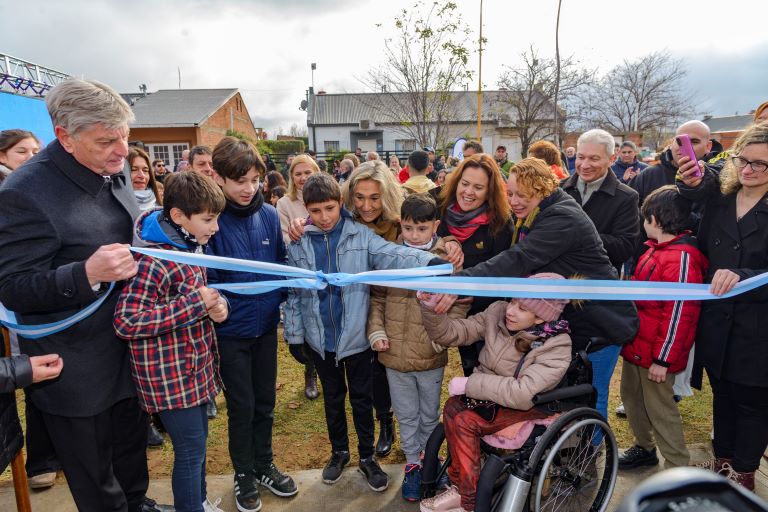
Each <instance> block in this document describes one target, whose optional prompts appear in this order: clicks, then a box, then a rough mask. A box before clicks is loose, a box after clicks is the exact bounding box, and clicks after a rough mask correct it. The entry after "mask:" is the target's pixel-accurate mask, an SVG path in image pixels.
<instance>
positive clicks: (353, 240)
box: [284, 173, 443, 491]
mask: <svg viewBox="0 0 768 512" xmlns="http://www.w3.org/2000/svg"><path fill="white" fill-rule="evenodd" d="M302 194H303V198H304V203H305V205H306V207H307V211H308V212H309V217H310V221H309V222H308V223H307V226H306V228H305V231H304V235H303V236H302V237H301V239H299V241H298V242H297V243H292V244H290V245H289V246H288V263H289V264H290V265H293V266H295V267H300V268H304V269H308V270H315V271H317V270H320V271H322V272H324V273H334V272H344V273H350V274H356V273H359V272H365V271H368V270H374V269H394V268H410V267H418V266H423V265H428V264H430V263H431V262H432V263H438V262H439V263H443V260H441V259H439V258H435V257H434V255H432V254H429V253H428V252H425V251H420V250H417V249H411V248H408V247H403V246H400V245H396V244H393V243H390V242H386V241H385V240H384V239H383V238H381V237H379V236H377V235H376V234H374V232H373V231H371V230H370V229H368V228H367V227H366V226H364V225H362V224H358V223H357V222H354V221H353V220H352V217H351V215H350V214H349V213H348V212H347V211H346V210H344V209H343V208H342V202H341V191H340V189H339V186H338V184H337V183H336V181H335V180H334V179H333V178H332V177H331V176H330V175H328V174H325V173H315V174H313V175H312V176H310V177H309V179H308V180H307V182H306V183H305V184H304V189H303V191H302ZM369 299H370V293H369V289H368V286H367V285H364V284H353V285H350V286H345V287H343V288H340V287H337V286H332V285H331V286H327V287H326V288H324V289H322V290H309V289H296V288H291V289H290V290H289V291H288V302H287V305H286V308H285V331H284V334H285V339H286V340H287V341H288V343H289V344H301V343H304V342H305V340H306V342H307V344H308V345H309V347H310V348H311V349H312V350H310V351H309V352H310V357H312V359H313V360H314V362H315V367H316V368H317V373H318V375H319V376H320V382H321V383H322V385H323V398H324V402H325V403H324V406H325V419H326V423H327V425H328V435H329V437H330V441H331V446H332V450H333V453H332V454H331V458H330V460H329V461H328V464H327V465H326V466H325V469H323V481H324V482H325V483H327V484H333V483H336V482H337V481H338V480H339V478H341V474H342V471H343V469H344V466H346V465H347V464H348V463H349V460H350V455H349V438H348V436H347V419H346V412H345V408H344V402H345V399H346V395H347V389H349V395H350V402H351V404H352V417H353V418H354V423H355V430H356V431H357V436H358V452H359V455H360V462H359V469H360V471H361V472H362V473H363V474H364V475H365V477H366V480H367V481H368V486H369V487H370V488H371V489H373V490H374V491H383V490H384V489H386V488H387V486H388V484H389V477H388V476H387V474H386V473H385V472H384V471H382V470H381V467H379V464H378V463H377V462H376V460H375V459H374V456H373V403H372V379H371V376H372V372H373V352H372V351H371V347H370V345H369V343H368V339H367V337H366V335H365V334H366V330H365V326H366V321H367V318H368V305H369Z"/></svg>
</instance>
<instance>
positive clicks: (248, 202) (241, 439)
mask: <svg viewBox="0 0 768 512" xmlns="http://www.w3.org/2000/svg"><path fill="white" fill-rule="evenodd" d="M213 168H214V171H215V175H214V179H215V180H216V182H217V183H218V184H219V186H221V189H222V190H223V192H224V196H225V197H226V199H227V206H226V208H225V210H224V212H223V213H222V214H221V217H219V232H218V233H217V234H216V235H215V236H214V237H213V238H212V239H211V241H210V242H209V243H208V253H209V254H214V255H216V256H227V257H232V258H240V259H247V260H256V261H265V262H269V263H284V262H285V245H284V243H283V237H282V234H281V232H280V220H279V219H278V216H277V210H275V209H274V208H273V207H272V206H270V205H269V204H265V203H264V197H263V196H262V194H261V191H260V190H259V180H260V178H261V176H262V175H263V174H264V173H265V172H266V168H265V166H264V163H263V161H262V160H261V156H260V155H259V153H258V151H257V150H256V148H255V147H254V146H253V144H251V143H250V142H248V141H244V140H240V139H236V138H234V137H225V138H224V139H222V140H221V142H219V143H218V144H217V145H216V148H214V150H213ZM264 279H271V278H269V277H267V276H263V275H258V274H251V273H246V272H231V271H224V270H213V269H209V270H208V281H209V282H210V283H215V282H219V283H239V282H251V281H257V280H264ZM282 293H283V292H281V291H280V290H275V291H272V292H269V293H264V294H260V295H238V294H235V293H229V292H225V295H226V296H227V299H228V300H229V304H230V311H231V313H230V316H229V319H228V320H227V321H226V322H224V323H222V324H218V325H217V326H216V334H217V337H218V340H219V353H220V357H221V378H222V380H223V382H224V386H225V389H224V397H225V399H226V400H227V411H228V427H229V456H230V458H231V459H232V466H233V467H234V469H235V501H236V504H237V509H238V510H239V511H241V512H256V511H257V510H259V509H260V508H261V497H260V495H259V491H258V487H257V484H260V485H262V486H264V487H266V488H267V489H269V490H270V491H272V492H273V493H274V494H276V495H278V496H293V495H294V494H296V493H297V492H298V489H297V487H296V484H295V483H294V481H293V479H292V478H291V477H290V476H288V475H286V474H284V473H282V472H281V471H280V470H279V469H277V467H275V464H274V463H273V461H272V425H273V421H274V410H275V384H276V379H277V324H278V322H279V320H280V312H279V309H278V308H279V306H280V302H281V301H282Z"/></svg>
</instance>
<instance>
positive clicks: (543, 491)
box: [528, 407, 619, 512]
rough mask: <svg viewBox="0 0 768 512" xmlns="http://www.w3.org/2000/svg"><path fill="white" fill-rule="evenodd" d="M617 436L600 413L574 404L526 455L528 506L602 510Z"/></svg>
mask: <svg viewBox="0 0 768 512" xmlns="http://www.w3.org/2000/svg"><path fill="white" fill-rule="evenodd" d="M617 454H618V452H617V447H616V438H615V437H614V435H613V432H612V431H611V429H610V427H609V426H608V424H607V423H606V422H605V419H604V418H603V417H602V415H601V414H600V413H598V412H597V411H596V410H594V409H591V408H586V407H584V408H579V409H574V410H572V411H569V412H568V413H566V414H563V415H562V416H560V417H559V418H558V419H557V420H555V422H554V423H552V424H551V425H550V426H549V427H548V428H547V430H546V432H544V434H543V435H542V436H541V439H539V440H538V442H537V444H536V447H535V448H534V450H533V452H531V456H530V458H529V462H528V463H529V466H530V467H531V468H532V469H533V470H534V475H535V476H534V480H533V482H532V485H531V491H530V495H529V499H528V503H529V510H531V511H535V512H550V511H574V512H584V511H594V512H602V511H604V510H606V509H607V507H608V502H609V500H610V498H611V494H612V493H613V488H614V485H615V484H616V476H617V472H618V464H619V461H618V455H617Z"/></svg>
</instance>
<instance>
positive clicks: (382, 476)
mask: <svg viewBox="0 0 768 512" xmlns="http://www.w3.org/2000/svg"><path fill="white" fill-rule="evenodd" d="M357 467H358V470H359V471H360V472H361V473H362V474H363V475H364V476H365V479H366V480H367V481H368V487H370V488H371V490H374V491H376V492H381V491H383V490H385V489H386V488H387V487H388V486H389V475H387V474H386V473H385V472H384V471H383V470H382V469H381V466H379V463H378V462H376V459H374V458H373V456H370V457H368V458H367V459H360V463H359V464H358V466H357Z"/></svg>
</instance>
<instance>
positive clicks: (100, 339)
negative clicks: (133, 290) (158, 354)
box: [0, 141, 138, 417]
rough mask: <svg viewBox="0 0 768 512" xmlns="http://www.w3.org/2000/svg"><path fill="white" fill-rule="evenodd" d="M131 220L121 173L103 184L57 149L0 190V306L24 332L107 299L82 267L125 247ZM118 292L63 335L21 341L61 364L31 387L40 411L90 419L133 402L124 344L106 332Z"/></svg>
mask: <svg viewBox="0 0 768 512" xmlns="http://www.w3.org/2000/svg"><path fill="white" fill-rule="evenodd" d="M137 216H138V206H137V205H136V200H135V198H134V196H133V191H132V189H131V186H130V183H127V182H126V177H125V175H124V173H118V174H116V175H114V176H112V177H110V178H104V177H102V176H100V175H98V174H96V173H94V172H93V171H91V170H89V169H88V168H86V167H84V166H83V165H81V164H80V163H79V162H77V160H75V158H74V157H73V156H72V155H71V154H69V153H67V152H66V151H65V150H64V148H63V147H62V146H61V144H59V142H58V141H53V142H52V143H50V144H49V145H48V146H47V147H46V148H45V149H43V150H42V151H41V152H40V153H38V154H37V155H36V156H35V157H34V158H33V159H32V160H30V161H29V162H27V163H26V164H25V165H23V166H22V167H21V168H20V169H18V170H17V171H16V172H14V173H13V174H11V176H9V177H8V178H6V180H5V181H4V182H3V184H2V186H0V302H2V303H3V304H4V305H5V306H6V307H7V308H8V309H11V310H13V311H15V312H16V313H17V314H18V316H19V318H20V319H21V321H22V322H24V323H27V324H44V323H48V322H53V321H56V320H60V319H63V318H66V317H69V316H70V315H72V314H74V313H76V312H77V311H79V310H81V309H82V308H84V307H85V306H87V305H88V304H90V303H91V302H93V301H94V300H96V299H97V298H98V297H99V294H100V293H104V291H103V290H104V287H103V286H102V288H101V289H100V290H99V291H94V290H93V289H92V288H91V285H90V283H89V282H88V277H87V276H86V272H85V261H86V260H87V259H88V257H89V256H91V255H92V254H93V253H94V252H95V251H96V249H98V248H99V246H101V245H106V244H112V243H123V244H128V243H130V242H131V238H132V232H133V219H134V218H135V217H137ZM121 288H122V286H121V284H120V283H118V284H117V285H116V286H115V289H114V290H113V291H112V292H111V294H110V296H109V297H108V298H107V300H106V301H105V303H104V304H102V306H101V307H100V308H99V309H98V310H97V311H96V312H95V313H93V314H92V315H91V316H90V317H88V318H86V319H85V320H82V321H80V322H78V323H77V324H75V325H73V326H72V327H70V328H69V329H66V330H64V331H62V332H59V333H56V334H52V335H50V336H47V337H45V338H41V339H38V340H28V339H24V338H23V337H21V336H19V348H20V350H21V352H22V353H25V354H29V355H30V356H35V355H42V354H50V353H57V354H59V355H60V356H61V357H62V358H63V359H64V370H63V371H62V372H61V376H59V377H58V378H56V379H54V380H49V381H45V382H41V383H39V384H35V385H33V386H30V387H29V388H28V393H29V396H30V398H31V400H32V402H33V403H34V404H35V405H36V406H37V407H38V408H39V409H40V410H41V411H44V412H47V413H49V414H56V415H60V416H68V417H85V416H93V415H96V414H98V413H100V412H103V411H105V410H106V409H108V408H109V407H111V406H112V405H114V404H115V403H116V402H118V401H120V400H123V399H125V398H128V397H132V396H135V394H136V393H135V391H134V389H133V384H132V383H131V378H130V373H129V370H128V351H127V345H126V343H125V342H123V341H121V340H119V339H118V338H117V336H116V335H115V332H114V329H113V328H112V318H113V315H114V311H115V303H116V302H117V296H118V295H119V293H120V290H121Z"/></svg>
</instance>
